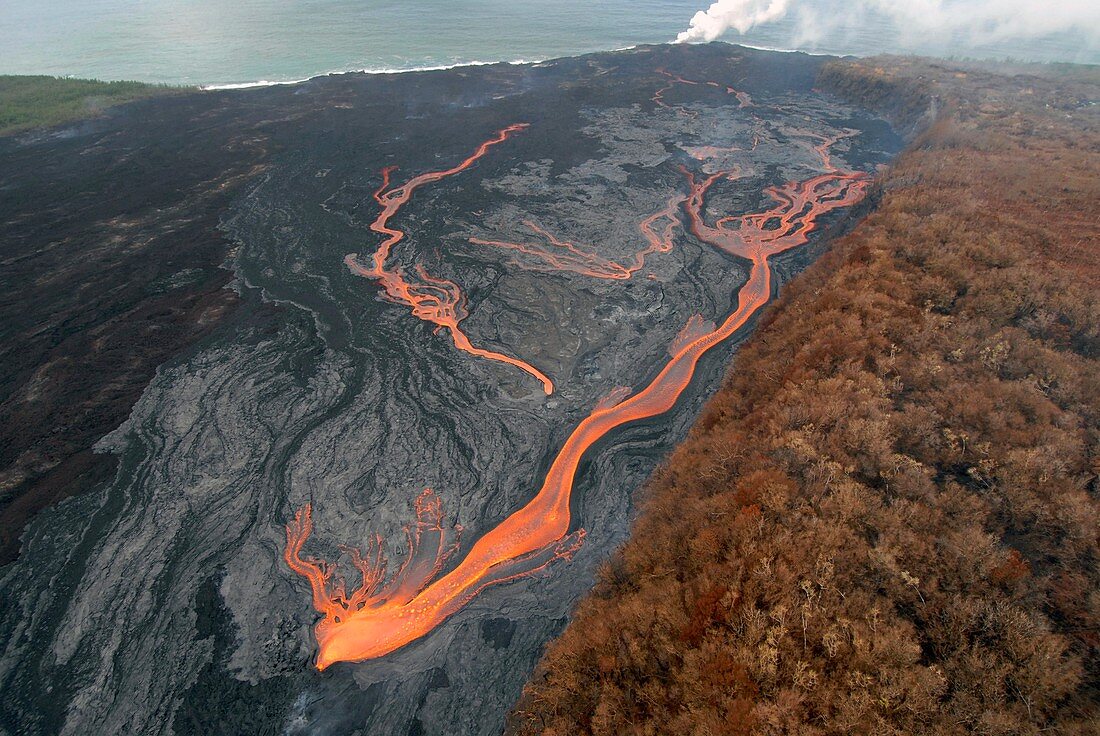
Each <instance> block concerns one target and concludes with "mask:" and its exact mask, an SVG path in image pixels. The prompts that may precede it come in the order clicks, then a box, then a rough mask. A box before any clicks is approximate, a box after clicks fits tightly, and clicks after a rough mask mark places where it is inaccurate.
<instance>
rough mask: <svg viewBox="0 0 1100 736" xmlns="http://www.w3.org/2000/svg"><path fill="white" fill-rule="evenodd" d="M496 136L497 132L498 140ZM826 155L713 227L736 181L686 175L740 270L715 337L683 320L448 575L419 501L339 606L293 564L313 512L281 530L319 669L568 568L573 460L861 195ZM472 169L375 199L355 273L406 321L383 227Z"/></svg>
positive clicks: (670, 384) (676, 387)
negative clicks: (402, 533)
mask: <svg viewBox="0 0 1100 736" xmlns="http://www.w3.org/2000/svg"><path fill="white" fill-rule="evenodd" d="M506 130H509V129H506ZM506 135H507V133H506V132H502V133H501V134H500V135H499V136H498V138H499V140H503V139H504V137H506ZM499 140H496V139H494V141H493V142H499ZM491 144H492V142H490V144H486V145H484V146H483V149H484V148H487V146H488V145H491ZM827 147H828V144H823V146H822V148H821V149H820V150H822V151H823V156H822V159H823V163H824V164H825V166H826V168H827V169H828V171H827V173H824V174H821V175H818V176H815V177H812V178H810V179H806V180H804V181H797V182H790V183H788V184H785V185H783V186H779V187H771V188H769V189H767V190H766V193H767V195H768V196H769V197H770V198H771V199H772V200H774V202H775V204H774V205H773V206H772V207H770V208H768V209H767V210H765V211H762V212H758V213H752V214H748V215H744V216H733V217H723V218H721V219H719V220H717V222H716V223H715V224H714V225H710V224H708V223H707V222H706V218H705V199H706V195H707V192H708V191H709V190H710V189H711V188H712V187H713V186H714V184H715V183H716V182H718V181H719V180H721V179H723V178H725V179H732V178H736V177H737V176H738V172H737V170H736V169H731V170H726V171H721V172H718V173H714V174H710V175H708V176H707V177H705V178H701V179H697V178H696V176H695V175H694V174H691V173H689V172H687V171H686V170H685V175H686V176H687V183H688V187H689V194H688V195H687V197H686V198H685V197H681V198H680V201H681V202H682V203H683V207H684V210H685V211H686V214H687V221H688V225H689V227H690V229H691V232H692V233H693V234H694V235H695V236H696V237H697V238H699V239H700V240H701V241H703V242H706V243H708V244H710V245H712V246H714V247H716V248H718V249H720V250H721V251H723V252H725V253H728V254H730V255H732V256H736V257H739V258H743V259H747V260H748V261H749V262H750V264H751V268H750V273H749V278H748V281H747V282H746V283H745V285H744V286H743V287H742V288H741V290H740V292H739V293H738V297H737V308H736V309H735V310H734V312H733V313H732V314H730V315H729V316H727V317H726V318H725V319H724V320H723V321H722V322H721V324H718V325H715V324H714V323H712V322H706V321H704V319H703V317H701V316H699V315H695V316H694V317H692V318H691V319H690V320H689V321H688V323H687V324H686V325H685V327H684V328H683V330H682V331H681V332H680V334H679V335H678V336H677V338H676V339H675V340H674V341H673V342H672V344H671V345H670V346H669V355H670V359H669V361H668V363H666V364H665V366H664V368H663V369H662V370H661V372H660V373H659V374H658V375H657V377H656V378H654V379H653V380H652V381H651V382H650V383H649V384H648V385H647V386H645V387H644V388H643V389H641V390H640V391H638V392H637V393H635V394H633V395H630V393H631V390H630V389H629V388H625V387H620V388H618V389H615V390H614V391H612V392H611V393H610V395H608V396H607V397H605V398H604V399H603V400H601V401H600V402H599V403H598V404H597V405H596V407H595V408H594V409H593V411H592V413H591V414H590V415H589V416H588V417H586V418H585V419H584V420H583V421H581V423H580V424H579V425H578V426H577V428H576V429H575V430H573V433H572V434H571V435H570V436H569V438H568V439H567V440H566V441H565V444H564V446H563V447H562V449H561V451H560V452H559V453H558V455H557V457H556V458H555V459H554V462H553V464H552V465H551V466H550V469H549V471H548V472H547V474H546V478H545V479H544V481H543V484H542V488H541V489H540V490H539V492H538V493H537V494H536V495H535V497H534V498H533V499H532V500H531V501H530V502H529V503H528V504H527V505H526V506H524V507H523V508H521V509H519V510H518V511H516V512H515V513H513V514H512V515H511V516H509V517H508V518H506V519H505V520H504V521H503V522H501V523H500V525H499V526H497V527H496V528H494V529H492V530H490V531H489V532H487V533H486V534H485V535H484V536H482V537H481V539H479V540H478V541H477V542H476V543H475V544H474V545H473V547H472V548H471V549H470V551H469V553H468V554H467V555H466V556H465V558H463V559H462V561H461V562H459V563H458V565H457V566H455V567H454V568H453V569H452V570H451V571H450V572H448V573H446V574H444V575H442V576H441V577H439V576H440V573H441V572H442V571H443V569H444V567H445V565H446V562H447V561H448V559H449V558H450V557H451V555H452V554H453V552H454V551H455V550H456V548H457V541H452V542H449V541H448V540H447V534H446V531H445V529H444V525H443V512H442V505H441V503H440V500H439V498H438V497H437V496H436V495H435V494H434V493H433V492H432V491H431V490H430V489H429V490H426V491H424V492H423V493H422V494H421V495H420V497H419V498H418V499H417V500H416V517H417V520H416V523H415V524H414V525H412V526H410V527H409V528H407V529H406V534H407V537H408V545H409V554H408V556H407V557H406V559H405V561H404V564H403V565H402V566H401V568H400V569H399V570H398V571H397V572H396V574H394V575H393V577H392V578H391V579H390V580H389V581H388V582H386V559H385V556H384V554H383V551H382V546H383V542H382V540H381V539H380V538H378V537H374V538H373V539H371V540H370V541H369V544H368V545H367V550H366V552H363V551H361V550H359V549H354V548H343V549H344V551H345V552H346V553H347V554H348V555H349V556H350V558H351V560H352V563H353V564H354V565H355V567H356V568H357V569H358V570H359V571H360V573H361V575H362V582H361V584H360V585H359V587H358V588H357V589H356V590H355V591H354V592H352V593H350V594H349V593H348V592H347V590H346V585H345V583H344V581H343V580H342V579H341V578H340V576H339V575H338V574H336V572H335V568H334V566H332V565H330V564H328V563H327V562H325V561H324V560H317V559H314V558H311V557H302V556H301V551H302V547H303V545H304V544H305V542H306V540H307V539H308V537H309V535H310V533H311V532H312V528H313V525H312V519H311V511H312V509H311V507H310V506H309V505H306V506H305V507H303V508H302V509H301V510H299V511H298V513H297V515H296V516H295V518H294V519H293V520H292V521H291V523H290V524H289V525H288V526H287V530H286V534H287V546H286V550H285V555H284V556H285V559H286V562H287V564H288V565H289V566H290V568H291V569H292V570H293V571H294V572H296V573H298V574H299V575H302V576H303V577H305V578H306V579H307V580H308V581H309V583H310V587H311V589H312V594H313V605H314V607H315V608H316V610H317V611H318V612H319V613H321V614H323V618H322V619H321V620H320V621H319V622H318V623H317V625H316V627H315V630H314V631H315V635H316V638H317V643H318V646H319V653H318V656H317V662H316V666H317V668H318V669H320V670H323V669H325V668H326V667H328V666H329V665H331V664H333V663H335V662H341V661H360V660H366V659H372V658H376V657H381V656H383V655H386V654H388V653H390V652H393V651H395V650H397V649H400V648H401V647H403V646H405V645H406V644H409V643H410V642H412V641H415V640H417V639H419V638H420V637H422V636H424V635H425V634H427V633H429V632H430V631H432V630H433V629H434V628H436V627H437V626H439V625H440V624H441V623H443V621H445V620H446V619H447V618H448V617H450V616H452V615H453V614H455V613H456V612H457V611H459V610H460V609H461V608H462V607H463V606H465V605H466V604H467V603H468V602H469V601H470V600H471V599H472V598H473V597H474V596H476V595H477V594H478V593H479V592H480V591H481V590H483V589H485V588H486V587H488V586H490V585H493V584H495V583H502V582H505V581H508V580H513V579H515V578H518V577H522V576H526V575H530V574H532V573H534V572H536V571H538V570H541V569H543V568H545V567H546V566H547V565H549V564H550V563H551V562H553V561H554V560H556V559H559V558H565V559H568V558H570V557H572V555H573V554H574V553H575V552H576V551H577V549H578V548H579V547H580V545H581V542H582V540H583V538H584V531H583V530H577V531H574V532H570V531H569V524H570V513H569V497H570V493H571V491H572V488H573V482H574V478H575V475H576V472H577V467H578V465H579V463H580V461H581V458H582V456H583V455H584V453H585V452H586V451H587V450H588V449H589V448H590V447H591V446H592V445H593V443H595V442H596V441H598V440H599V439H600V438H602V437H604V436H605V435H607V434H608V433H609V432H611V431H612V430H614V429H615V428H616V427H620V426H622V425H624V424H627V423H628V422H634V421H639V420H642V419H647V418H649V417H654V416H657V415H659V414H663V413H664V412H666V411H668V410H669V409H671V408H672V406H673V404H675V402H676V400H677V399H678V398H679V397H680V395H681V394H682V393H683V392H684V390H685V389H686V388H687V387H688V385H689V384H690V382H691V379H692V376H693V375H694V372H695V368H696V365H697V364H698V362H699V359H700V358H701V357H702V356H703V354H704V353H706V352H707V351H708V350H710V349H711V348H712V347H714V346H715V345H718V344H719V343H721V342H722V341H723V340H726V339H727V338H729V337H730V336H731V335H733V334H734V333H735V332H736V331H737V330H738V329H739V328H741V327H742V326H743V325H744V324H745V323H746V322H747V321H748V320H749V318H750V317H751V316H752V315H753V314H754V313H756V311H757V310H759V309H760V308H761V307H762V306H764V305H765V304H766V303H767V302H768V299H769V297H770V295H771V278H772V272H771V269H770V267H769V265H768V259H769V258H770V257H771V256H773V255H776V254H778V253H782V252H783V251H786V250H789V249H791V248H794V247H797V246H800V245H803V244H805V243H806V242H807V241H808V238H809V233H810V232H811V231H813V230H814V228H815V227H816V221H817V219H818V218H819V217H820V216H821V215H823V214H825V213H827V212H829V211H831V210H834V209H837V208H840V207H848V206H851V205H853V204H855V203H856V202H858V201H859V200H860V199H861V198H862V196H863V195H864V193H865V190H866V188H867V185H868V183H869V178H868V177H867V175H866V174H863V173H859V172H850V173H849V172H841V171H839V170H837V169H835V168H833V167H832V164H831V162H830V161H829V159H828V154H827ZM479 150H481V149H479ZM481 152H482V153H483V150H482V151H481ZM476 157H477V155H475V156H473V157H471V159H468V160H467V161H466V162H465V163H464V164H463V165H462V166H460V167H456V168H455V169H451V170H449V171H447V172H437V173H433V174H425V175H422V176H419V177H417V178H415V179H413V180H411V181H410V182H409V183H408V184H405V185H404V186H402V187H399V188H398V189H395V190H392V191H391V192H390V193H389V194H383V190H380V192H379V197H378V201H379V203H380V204H382V205H383V207H384V208H385V211H384V213H383V216H382V217H380V218H379V221H378V222H376V229H377V230H378V231H379V232H383V233H386V234H388V235H389V236H390V239H389V241H387V244H385V245H384V246H383V248H381V249H380V250H379V252H378V253H376V254H375V260H374V266H373V268H371V269H364V272H365V274H367V273H369V274H370V275H372V276H374V277H375V278H379V279H380V280H382V282H383V284H384V285H385V286H386V288H387V294H391V296H392V297H393V298H398V297H399V296H400V297H402V298H404V299H405V300H406V301H407V302H408V303H412V304H413V305H414V309H416V308H418V307H419V305H420V304H421V302H422V298H421V297H420V296H419V294H414V295H410V287H409V286H408V285H407V284H406V282H404V281H403V280H401V279H400V278H399V277H394V276H386V275H384V274H385V273H386V272H385V271H384V269H383V268H382V265H383V262H384V261H385V256H386V253H387V252H388V248H389V247H390V246H392V244H393V243H395V242H397V240H399V239H400V233H399V232H398V231H394V230H389V229H387V228H386V224H385V223H386V220H387V219H388V217H390V216H392V214H393V213H394V212H396V210H397V208H398V207H399V206H400V204H401V203H403V202H404V201H406V200H407V199H408V196H409V194H411V193H412V190H413V189H414V188H415V187H416V186H419V185H420V184H423V183H425V182H427V181H434V180H437V179H439V178H442V177H444V176H448V175H450V174H451V173H454V172H456V171H459V170H461V169H462V168H463V167H464V166H468V165H469V163H471V162H472V160H474V159H476ZM384 188H385V187H383V189H384ZM671 227H672V226H669V228H670V229H671ZM551 242H553V241H551ZM352 262H355V261H354V260H353V261H352ZM558 265H560V264H558ZM611 277H612V278H615V276H611ZM390 289H392V290H393V291H392V293H391V291H389V290H390ZM427 314H428V315H429V316H428V317H422V319H423V318H427V319H429V320H430V321H435V322H436V324H438V325H441V326H447V327H449V328H450V329H451V330H452V333H453V334H459V333H457V332H456V326H457V321H453V322H452V321H448V318H444V317H441V316H439V314H437V313H436V312H434V311H431V310H428V311H427ZM418 316H419V315H418ZM436 320H438V321H436Z"/></svg>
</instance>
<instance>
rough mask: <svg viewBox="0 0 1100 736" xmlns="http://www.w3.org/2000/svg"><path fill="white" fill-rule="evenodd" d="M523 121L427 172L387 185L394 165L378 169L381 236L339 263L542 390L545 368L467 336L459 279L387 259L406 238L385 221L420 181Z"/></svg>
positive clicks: (466, 163) (470, 161)
mask: <svg viewBox="0 0 1100 736" xmlns="http://www.w3.org/2000/svg"><path fill="white" fill-rule="evenodd" d="M527 127H528V125H527V124H526V123H514V124H512V125H509V126H508V127H507V128H504V129H503V130H500V131H498V132H497V134H496V135H494V136H493V137H492V138H490V139H489V140H487V141H485V142H484V143H482V144H481V145H480V146H478V147H477V149H476V150H475V151H474V152H473V153H472V154H470V155H469V156H467V157H466V159H464V160H463V161H462V162H461V163H459V164H458V165H456V166H452V167H451V168H449V169H445V170H443V171H429V172H428V173H426V174H420V175H419V176H414V177H413V178H412V179H409V180H408V181H407V182H405V183H404V184H402V185H400V186H396V187H392V188H391V186H390V183H391V181H390V180H391V177H392V176H393V172H394V171H396V167H393V166H389V167H386V168H385V169H383V170H382V186H381V187H379V188H378V190H377V191H376V192H375V193H374V199H375V201H376V202H378V204H379V205H380V206H381V208H382V211H381V212H379V213H378V217H376V218H375V219H374V222H372V223H371V225H370V229H371V230H373V231H374V232H376V233H379V234H381V235H383V236H385V237H384V239H383V240H382V242H381V244H379V246H378V248H377V249H376V250H375V251H374V254H373V255H372V256H371V259H370V262H369V263H366V264H365V263H363V262H362V261H361V260H360V259H359V254H358V253H348V254H347V255H346V256H345V257H344V263H345V264H347V267H348V268H349V269H350V270H351V272H352V273H354V274H357V275H359V276H364V277H366V278H370V279H375V280H376V281H377V282H378V283H379V285H380V286H381V287H382V296H383V298H384V299H386V300H387V301H389V302H392V303H394V304H404V305H406V306H408V307H410V308H411V309H412V313H413V316H415V317H417V318H419V319H421V320H424V321H425V322H430V323H431V324H433V325H435V331H436V332H437V333H438V332H439V331H440V330H442V329H446V330H448V331H449V332H450V333H451V340H452V341H453V342H454V345H455V347H456V348H458V349H459V350H461V351H463V352H465V353H469V354H470V355H474V356H476V357H479V358H485V359H486V360H493V361H496V362H498V363H506V364H508V365H512V366H515V367H516V368H519V369H520V370H522V371H525V372H527V373H529V374H530V375H532V376H533V377H534V378H536V379H537V380H538V381H539V382H540V383H542V387H543V390H544V391H545V392H546V394H547V395H549V394H551V393H553V391H554V383H553V381H551V380H550V379H549V378H548V377H547V376H546V374H544V373H543V372H542V371H540V370H539V369H538V368H535V367H534V366H533V365H531V364H530V363H528V362H527V361H524V360H520V359H519V358H513V357H512V356H510V355H505V354H504V353H498V352H496V351H495V350H486V349H484V348H479V347H475V346H474V345H473V343H471V342H470V338H469V337H468V336H467V335H466V333H465V332H463V330H462V328H461V327H460V326H459V325H460V323H461V322H462V320H464V319H466V317H467V316H469V312H468V311H467V309H466V296H465V295H464V294H463V293H462V289H460V288H459V286H458V284H456V283H454V282H453V281H449V280H447V279H443V278H435V277H433V276H430V275H429V274H428V273H427V271H426V270H425V269H424V267H423V266H419V265H418V266H417V268H416V274H415V276H410V275H408V274H406V273H403V272H402V271H401V270H400V269H397V268H394V269H389V268H387V267H386V261H387V260H389V257H390V254H391V253H392V252H393V247H394V246H395V245H397V244H398V243H399V242H401V241H402V240H403V239H404V238H405V233H404V232H403V231H401V230H398V229H396V228H393V227H391V226H390V224H389V222H390V220H391V219H392V218H393V217H394V215H396V214H397V213H398V211H399V210H400V209H401V208H402V207H403V206H404V205H405V203H406V202H408V201H409V198H410V197H412V195H413V192H415V191H416V190H417V189H419V188H420V187H422V186H424V185H425V184H430V183H432V182H436V181H439V180H440V179H445V178H447V177H449V176H454V175H455V174H458V173H459V172H462V171H465V170H466V169H468V168H470V167H471V166H473V165H474V163H475V162H476V161H477V160H478V159H480V158H481V157H483V156H484V155H485V154H487V153H488V152H489V149H490V148H492V147H493V146H495V145H498V144H500V143H503V142H504V141H506V140H508V138H509V136H511V135H513V134H514V133H518V132H519V131H522V130H525V129H526V128H527Z"/></svg>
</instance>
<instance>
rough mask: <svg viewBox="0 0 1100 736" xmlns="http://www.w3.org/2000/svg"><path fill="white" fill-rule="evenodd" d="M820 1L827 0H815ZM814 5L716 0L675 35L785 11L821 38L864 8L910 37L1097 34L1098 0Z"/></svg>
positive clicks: (758, 20)
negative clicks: (824, 6)
mask: <svg viewBox="0 0 1100 736" xmlns="http://www.w3.org/2000/svg"><path fill="white" fill-rule="evenodd" d="M822 4H825V5H829V4H830V3H821V2H818V3H816V5H818V6H821V5H822ZM814 5H815V3H814V2H811V0H717V2H715V3H713V4H712V5H711V6H710V7H709V8H708V9H707V10H706V11H699V12H698V13H696V14H695V16H694V17H693V18H692V19H691V23H690V25H689V26H688V29H687V30H686V31H684V32H682V33H680V34H679V35H678V36H677V37H676V41H677V42H678V43H687V42H692V41H713V40H715V39H717V38H719V37H720V36H722V35H723V34H725V33H726V32H727V31H729V30H731V29H733V30H736V31H737V32H738V33H741V34H744V33H745V32H746V31H748V30H749V29H750V28H753V27H754V26H757V25H760V24H763V23H769V22H771V21H775V20H779V19H780V18H782V17H784V16H785V15H787V14H788V12H792V13H793V14H794V16H795V19H796V20H797V23H798V29H799V35H800V39H799V40H800V41H801V42H813V41H816V40H819V39H820V38H822V37H824V36H825V35H827V34H828V33H830V32H831V31H832V30H834V29H835V28H836V27H838V26H839V25H840V24H845V25H849V24H851V23H852V22H853V21H856V22H858V20H859V17H860V16H861V15H862V14H866V13H873V14H876V15H878V16H880V17H882V16H885V17H887V18H888V19H890V20H891V21H893V23H894V24H895V26H896V27H897V28H898V30H899V32H900V33H901V34H902V35H903V36H904V37H906V38H910V39H912V38H921V37H922V36H924V37H927V34H939V35H940V36H943V35H956V36H961V37H962V38H965V39H966V40H968V41H972V42H991V41H1001V40H1007V39H1013V38H1035V37H1039V36H1045V35H1049V34H1052V33H1059V32H1064V31H1070V30H1075V31H1078V32H1081V33H1083V34H1084V35H1085V36H1087V37H1089V38H1091V39H1096V38H1098V37H1100V0H847V1H846V2H843V3H842V4H839V7H833V8H829V9H828V10H823V9H822V8H821V7H816V8H815V7H814Z"/></svg>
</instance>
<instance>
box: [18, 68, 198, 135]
mask: <svg viewBox="0 0 1100 736" xmlns="http://www.w3.org/2000/svg"><path fill="white" fill-rule="evenodd" d="M186 89H187V88H186V87H171V86H167V85H159V84H145V83H143V82H100V81H98V80H95V79H65V78H62V77H46V76H11V75H0V135H9V134H11V133H17V132H19V131H23V130H28V129H30V128H39V127H45V126H51V125H59V124H61V123H68V122H72V121H73V120H80V119H83V118H90V117H95V116H97V115H100V114H102V112H103V111H104V110H105V109H107V108H108V107H111V106H112V105H118V104H121V103H123V102H130V101H131V100H138V99H141V98H143V97H152V96H154V95H165V94H178V93H179V92H182V91H184V90H186Z"/></svg>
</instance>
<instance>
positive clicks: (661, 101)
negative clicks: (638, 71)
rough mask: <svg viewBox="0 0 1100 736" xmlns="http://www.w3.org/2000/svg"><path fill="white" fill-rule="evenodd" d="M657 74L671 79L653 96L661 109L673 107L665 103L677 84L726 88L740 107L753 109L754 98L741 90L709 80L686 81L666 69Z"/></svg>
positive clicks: (658, 71) (685, 112) (681, 110)
mask: <svg viewBox="0 0 1100 736" xmlns="http://www.w3.org/2000/svg"><path fill="white" fill-rule="evenodd" d="M657 73H658V74H660V75H661V76H663V77H668V79H669V82H668V84H666V85H665V86H664V87H661V88H660V89H659V90H657V92H656V93H655V94H654V95H653V97H652V98H650V99H652V100H653V101H654V102H656V103H657V105H658V106H659V107H672V106H671V105H669V104H668V103H667V102H665V93H666V92H668V91H669V90H670V89H672V88H673V87H674V86H676V85H677V84H689V85H692V86H698V85H706V86H708V87H717V88H719V89H722V88H724V89H725V90H726V94H728V95H733V96H734V97H736V98H737V103H738V105H739V106H740V107H752V106H753V101H752V97H750V96H749V93H748V92H742V91H740V90H736V89H734V88H733V87H730V86H729V85H725V84H720V83H718V82H713V81H709V80H708V81H702V82H700V81H696V80H694V79H684V78H683V77H681V76H680V75H678V74H673V73H672V72H670V71H668V70H666V69H658V70H657ZM677 109H679V111H680V112H681V113H682V114H684V115H691V116H692V117H696V114H695V113H691V112H688V111H687V110H684V109H683V108H679V107H678V108H677Z"/></svg>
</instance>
